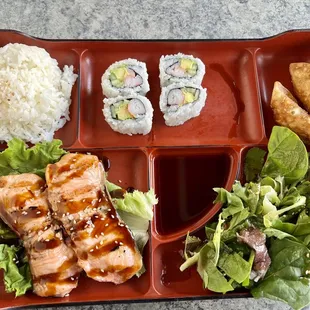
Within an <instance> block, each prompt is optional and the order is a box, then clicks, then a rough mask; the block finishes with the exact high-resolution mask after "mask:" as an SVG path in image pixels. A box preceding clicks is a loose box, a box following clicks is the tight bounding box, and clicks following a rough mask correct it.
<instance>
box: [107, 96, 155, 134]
mask: <svg viewBox="0 0 310 310" xmlns="http://www.w3.org/2000/svg"><path fill="white" fill-rule="evenodd" d="M103 102H104V108H103V115H104V117H105V120H106V122H107V123H108V124H109V125H110V127H111V128H112V129H113V130H114V131H117V132H119V133H122V134H127V135H130V136H131V135H133V134H143V135H146V134H148V133H149V132H150V131H151V128H152V120H153V107H152V105H151V103H150V101H149V100H148V99H147V98H146V97H144V96H141V95H137V94H134V93H132V94H130V95H127V96H118V97H116V98H109V99H107V98H106V99H104V100H103Z"/></svg>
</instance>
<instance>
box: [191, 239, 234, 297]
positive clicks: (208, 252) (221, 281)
mask: <svg viewBox="0 0 310 310" xmlns="http://www.w3.org/2000/svg"><path fill="white" fill-rule="evenodd" d="M214 259H215V250H214V246H213V243H212V242H209V243H207V244H206V245H205V246H204V247H203V248H202V249H201V250H200V252H199V257H198V263H197V271H198V273H199V275H200V276H201V278H202V280H203V283H204V288H208V289H209V290H211V291H213V292H217V293H226V292H229V291H233V290H234V288H233V287H232V286H231V284H230V283H229V282H228V281H227V279H226V278H225V277H224V275H223V274H222V273H221V271H220V270H218V268H217V267H216V265H215V261H214Z"/></svg>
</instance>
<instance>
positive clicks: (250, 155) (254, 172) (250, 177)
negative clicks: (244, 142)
mask: <svg viewBox="0 0 310 310" xmlns="http://www.w3.org/2000/svg"><path fill="white" fill-rule="evenodd" d="M265 155H266V151H264V150H262V149H260V148H258V147H253V148H251V149H250V150H249V151H248V152H247V154H246V157H245V164H244V174H245V179H246V182H250V181H257V179H258V177H259V175H260V173H261V171H262V168H263V165H264V157H265Z"/></svg>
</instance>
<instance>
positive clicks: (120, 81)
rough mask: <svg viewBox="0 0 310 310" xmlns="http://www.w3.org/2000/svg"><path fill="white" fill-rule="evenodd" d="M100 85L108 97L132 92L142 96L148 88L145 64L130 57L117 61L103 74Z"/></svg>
mask: <svg viewBox="0 0 310 310" xmlns="http://www.w3.org/2000/svg"><path fill="white" fill-rule="evenodd" d="M101 86H102V92H103V94H104V95H105V96H106V97H108V98H110V97H117V96H126V95H128V94H131V93H132V92H135V93H137V94H140V95H143V96H144V95H145V94H146V93H147V92H148V91H149V90H150V85H149V82H148V74H147V70H146V65H145V63H144V62H140V61H138V60H136V59H131V58H129V59H125V60H121V61H117V62H115V63H114V64H112V65H111V66H110V67H109V68H108V69H107V70H106V71H105V73H104V74H103V76H102V78H101Z"/></svg>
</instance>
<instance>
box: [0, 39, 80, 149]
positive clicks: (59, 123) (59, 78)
mask: <svg viewBox="0 0 310 310" xmlns="http://www.w3.org/2000/svg"><path fill="white" fill-rule="evenodd" d="M76 79H77V75H76V74H74V73H73V66H70V67H68V66H64V69H63V72H62V71H61V70H60V68H59V67H58V63H57V61H56V60H55V59H53V58H51V57H50V55H49V54H48V53H47V51H46V50H45V49H43V48H38V47H36V46H27V45H24V44H18V43H15V44H11V43H10V44H7V45H6V46H4V47H2V48H0V141H9V140H11V139H12V138H14V137H16V138H20V139H22V140H24V141H26V142H31V143H37V142H40V141H51V140H52V139H53V136H54V133H55V131H57V130H58V129H60V128H62V127H63V126H64V125H65V123H66V121H68V120H70V117H69V107H70V104H71V99H70V96H71V90H72V87H73V85H74V83H75V81H76Z"/></svg>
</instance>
